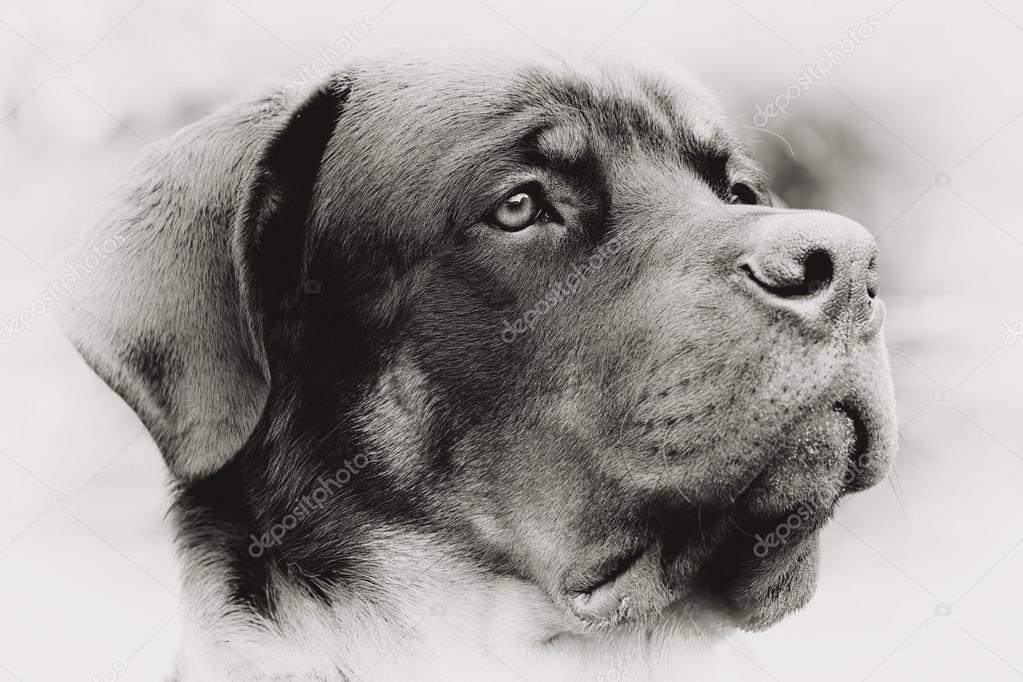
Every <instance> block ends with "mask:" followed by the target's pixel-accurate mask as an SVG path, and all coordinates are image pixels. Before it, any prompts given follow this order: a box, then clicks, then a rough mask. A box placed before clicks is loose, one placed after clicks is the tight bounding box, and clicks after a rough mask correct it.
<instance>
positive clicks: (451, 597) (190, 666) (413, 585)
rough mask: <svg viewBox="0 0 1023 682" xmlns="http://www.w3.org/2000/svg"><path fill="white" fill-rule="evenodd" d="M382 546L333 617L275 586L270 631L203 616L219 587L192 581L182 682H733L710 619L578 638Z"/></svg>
mask: <svg viewBox="0 0 1023 682" xmlns="http://www.w3.org/2000/svg"><path fill="white" fill-rule="evenodd" d="M388 544H389V545H390V546H389V551H390V554H381V555H380V556H386V557H387V559H386V562H384V563H380V564H379V565H377V566H375V567H374V568H377V569H379V572H377V571H373V574H370V572H368V571H367V574H366V576H365V584H363V585H360V584H358V582H357V583H355V584H351V585H348V586H346V587H345V588H344V589H343V590H339V591H338V592H337V594H336V596H335V599H334V602H333V604H332V605H331V606H328V605H326V604H324V603H323V602H322V601H320V600H317V599H313V598H312V597H310V596H308V595H306V594H304V593H302V592H301V591H299V590H298V589H297V588H295V587H292V586H289V585H288V584H287V583H285V582H283V580H281V581H279V582H278V596H279V607H278V609H277V617H276V618H275V620H274V621H268V620H264V619H262V618H254V617H252V616H251V615H246V614H242V613H238V612H235V613H233V614H232V613H224V612H223V610H221V609H215V608H211V607H212V606H213V605H214V603H215V602H216V601H218V600H219V598H220V597H223V596H224V595H223V594H221V589H220V588H219V586H218V585H216V583H211V582H210V581H211V580H215V579H216V578H217V577H218V576H214V575H212V573H213V572H211V571H209V570H206V571H205V572H204V574H203V575H202V576H201V577H200V576H193V577H197V578H201V579H198V580H196V581H192V584H191V585H189V589H188V592H189V594H190V600H191V602H192V603H193V604H195V606H196V608H195V609H194V610H193V611H194V615H195V618H194V619H193V625H192V627H190V628H189V630H188V634H187V636H186V642H185V647H184V650H183V654H182V658H181V662H180V667H179V671H178V674H179V678H180V680H181V682H192V681H193V680H204V681H205V680H279V681H281V682H283V681H285V680H288V681H292V680H293V681H296V682H297V681H299V680H365V681H367V682H368V681H375V680H381V681H386V682H393V681H397V680H416V681H417V682H425V681H428V680H444V681H445V682H450V681H451V680H463V679H465V680H515V681H520V682H521V680H530V681H531V682H532V681H540V680H589V681H593V682H625V681H626V680H629V681H632V680H635V681H644V682H654V681H657V680H673V681H678V680H700V681H701V682H703V681H705V680H734V679H737V678H736V677H733V676H732V675H731V674H730V673H729V672H728V671H726V670H725V669H723V665H724V660H723V659H722V657H720V656H715V654H714V652H715V650H716V649H717V647H716V646H715V645H716V644H717V643H719V642H720V639H721V634H722V630H723V629H722V626H721V625H720V624H719V623H715V622H714V619H713V618H710V617H708V616H707V615H706V614H700V615H696V614H695V612H690V611H689V610H688V609H685V608H683V610H681V611H680V613H679V615H678V617H674V618H670V619H665V621H663V622H661V623H659V624H658V625H656V626H653V627H649V628H638V627H628V626H625V627H622V628H619V629H618V630H615V631H613V632H610V633H606V634H603V635H600V636H595V637H581V636H579V635H577V634H573V632H574V627H573V623H571V622H569V621H568V620H567V618H568V617H567V616H566V615H564V614H563V613H561V612H560V611H559V610H557V609H556V608H555V607H554V606H553V605H552V604H551V603H550V601H549V600H548V599H547V598H546V596H545V595H544V594H543V592H542V591H541V590H540V589H539V588H537V587H535V586H532V585H529V584H527V583H524V582H522V581H519V580H515V579H510V578H487V579H481V578H480V575H479V573H478V572H477V571H474V570H472V569H471V568H470V567H469V566H467V565H465V564H464V563H460V562H457V561H453V560H450V559H447V558H444V557H440V558H438V557H437V554H436V547H434V551H433V552H430V551H429V550H427V546H426V545H427V543H425V542H424V543H418V542H416V543H414V544H413V543H410V542H409V539H408V538H403V539H402V542H401V543H397V544H398V546H403V547H404V553H403V554H402V555H400V556H399V555H396V554H395V553H394V547H395V544H392V543H388ZM415 550H422V552H417V551H415ZM194 565H195V564H193V566H194ZM208 565H209V564H207V566H208ZM203 583H205V588H204V589H203V588H201V587H200V586H201V585H202V584H203ZM220 603H221V604H223V603H224V602H220ZM715 659H716V660H715Z"/></svg>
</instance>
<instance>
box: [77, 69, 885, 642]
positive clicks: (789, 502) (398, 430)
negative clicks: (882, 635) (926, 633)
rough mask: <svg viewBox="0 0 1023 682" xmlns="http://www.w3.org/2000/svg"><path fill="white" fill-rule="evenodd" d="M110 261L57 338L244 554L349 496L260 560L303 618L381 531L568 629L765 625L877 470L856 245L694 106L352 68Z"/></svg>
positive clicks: (239, 122)
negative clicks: (423, 546)
mask: <svg viewBox="0 0 1023 682" xmlns="http://www.w3.org/2000/svg"><path fill="white" fill-rule="evenodd" d="M111 234H116V235H118V237H119V239H120V242H119V243H121V246H120V247H119V248H118V249H117V251H116V252H115V253H114V254H113V255H112V256H111V257H109V258H107V259H106V260H105V261H104V262H103V263H102V264H101V267H99V268H97V270H96V272H94V273H93V274H92V275H90V277H89V278H88V279H87V281H86V282H84V283H83V284H82V285H81V286H80V287H79V289H78V290H77V291H76V292H75V305H74V308H73V309H72V311H71V313H70V315H69V316H68V318H67V320H68V321H67V327H68V329H69V333H70V335H71V337H72V339H73V340H74V341H75V342H76V344H77V345H78V347H79V348H80V350H81V351H82V353H83V354H84V355H85V357H86V358H87V359H88V360H89V361H90V363H91V364H92V365H93V366H94V367H95V368H96V369H97V371H98V372H99V373H100V374H101V375H102V376H103V377H104V378H105V379H106V380H107V381H108V382H109V383H110V384H111V385H112V386H113V387H114V388H115V389H116V390H118V391H119V392H120V393H121V394H122V395H123V396H124V397H125V399H126V400H128V402H129V403H130V404H131V405H132V406H133V407H134V408H135V409H136V411H137V412H138V413H139V415H140V416H141V417H142V419H143V420H144V422H145V423H146V425H147V426H148V428H149V429H150V431H151V432H152V434H153V435H154V437H155V438H156V440H157V443H158V444H159V445H160V447H161V450H162V451H163V453H164V454H165V457H166V460H167V462H168V465H169V467H170V469H171V471H172V472H173V474H174V475H175V477H176V479H177V480H178V481H179V488H180V491H181V493H180V494H181V495H182V496H183V497H184V498H186V499H188V500H189V501H190V502H189V503H190V504H192V505H193V506H200V507H203V508H204V509H206V510H207V511H206V516H205V518H207V519H209V518H211V517H212V516H216V515H218V514H219V516H218V517H217V518H218V521H217V522H218V523H219V524H220V527H222V528H223V527H230V529H231V531H230V533H229V537H230V538H233V539H231V542H233V543H235V544H236V545H237V547H236V550H237V551H238V552H241V553H244V552H245V551H246V549H245V548H246V547H248V546H249V545H250V540H249V539H248V538H250V537H260V536H261V534H264V533H265V532H266V529H267V528H268V527H269V526H270V525H271V524H272V523H273V522H274V521H276V520H278V519H280V518H281V517H282V515H284V514H287V513H288V510H289V509H291V508H292V507H293V505H294V503H295V500H297V499H300V498H302V497H303V496H306V495H308V494H310V491H311V490H312V489H313V488H315V487H317V486H321V485H322V482H323V481H325V480H326V481H328V482H329V480H330V477H332V476H334V475H335V473H336V472H339V471H341V470H344V471H347V472H348V475H346V476H344V477H341V478H342V479H343V480H344V485H343V489H340V490H331V491H330V495H329V499H325V500H324V501H323V502H322V504H320V505H319V506H318V507H317V511H316V513H311V514H306V515H302V518H299V519H297V520H295V521H294V523H293V524H292V526H291V527H290V528H289V530H288V533H287V534H286V535H283V536H282V537H280V538H278V539H277V540H276V541H275V542H273V543H272V544H271V545H267V546H262V545H261V546H260V547H259V550H260V551H259V552H258V555H259V561H260V562H261V564H263V565H264V567H265V566H266V565H273V566H276V567H277V569H280V570H281V571H284V572H286V573H288V574H289V575H293V576H295V577H296V579H301V580H303V581H305V582H307V583H309V584H311V585H314V586H316V588H317V589H318V590H329V588H330V586H331V585H336V584H339V583H344V581H345V580H346V578H347V577H348V576H350V575H352V574H353V573H357V572H358V567H357V564H358V561H359V557H360V552H361V551H362V549H361V548H364V547H366V546H369V543H370V541H371V539H372V537H374V533H375V532H376V531H378V530H380V529H384V528H386V529H392V530H398V531H409V532H412V531H414V532H421V533H427V534H429V535H430V536H431V537H436V538H437V539H438V541H439V542H442V543H444V544H445V546H448V547H451V548H453V549H452V551H457V552H459V553H462V554H463V555H465V556H467V557H471V559H472V561H474V562H475V563H476V565H478V566H480V567H481V568H480V570H489V571H494V572H499V573H504V574H508V575H511V576H514V577H515V578H517V579H520V580H522V581H525V582H526V583H529V584H532V585H536V586H538V587H539V588H541V589H542V590H543V591H544V593H545V594H546V595H547V596H548V597H549V599H550V601H551V602H552V603H553V604H554V605H555V606H556V608H558V609H560V610H561V612H563V613H564V614H566V617H568V618H569V619H570V620H571V621H572V622H573V623H575V624H576V626H577V627H578V628H579V630H580V631H581V632H586V631H589V630H592V629H596V628H608V627H612V626H614V625H616V624H618V623H622V622H626V621H635V620H645V619H656V618H664V617H668V616H667V615H666V614H670V613H671V612H672V608H673V605H676V604H678V603H681V602H684V601H685V600H686V599H689V598H692V599H697V598H700V599H709V600H711V601H712V602H713V603H714V604H715V605H716V606H717V608H719V609H721V610H723V611H724V612H725V613H727V614H728V615H729V616H730V617H731V619H732V620H733V621H734V622H735V623H737V624H738V625H740V626H743V627H749V628H757V627H764V626H767V625H769V624H771V623H773V622H775V621H776V620H777V619H778V618H780V617H781V616H782V615H784V614H785V613H787V612H789V611H791V610H792V609H794V608H796V607H798V606H800V605H801V604H803V603H804V602H805V601H806V599H808V598H809V596H810V595H811V593H812V591H813V587H814V584H815V576H816V561H817V540H816V533H817V531H818V529H819V528H820V527H821V525H822V524H823V523H824V522H825V521H826V520H827V518H828V517H829V515H830V514H831V513H832V511H833V509H834V508H835V505H836V504H837V502H838V501H839V499H840V497H841V496H842V495H844V494H845V493H847V492H849V491H854V490H859V489H862V488H864V487H866V486H869V485H871V484H873V483H875V482H876V481H878V480H879V478H880V477H882V476H883V475H884V473H885V472H886V470H887V466H888V462H889V459H890V457H891V454H892V451H893V448H894V440H895V438H894V434H895V427H894V419H893V416H894V414H893V413H894V408H893V398H892V388H891V384H890V379H889V370H888V365H887V357H886V353H885V347H884V344H883V342H882V337H881V327H882V321H883V317H884V307H883V304H882V302H881V300H880V299H879V298H877V296H876V253H875V245H874V242H873V240H872V239H871V237H870V235H869V234H868V233H867V231H866V230H865V229H864V228H862V227H861V226H859V225H857V224H856V223H854V222H852V221H850V220H848V219H845V218H842V217H839V216H836V215H833V214H829V213H826V212H821V211H804V210H789V209H784V208H776V207H773V206H772V200H771V195H770V193H769V191H768V186H767V180H766V178H765V174H764V171H763V169H762V168H761V167H760V166H759V165H758V163H757V162H756V160H755V159H754V158H753V157H752V155H751V154H750V152H749V150H748V149H747V148H746V147H745V146H744V145H743V144H742V143H741V142H740V140H739V139H738V138H737V137H736V136H735V135H734V134H733V133H732V132H731V131H729V130H728V128H727V126H726V125H725V124H724V121H723V117H722V115H721V113H720V112H719V111H718V110H717V108H716V106H715V104H714V103H713V101H712V100H711V99H710V98H709V97H708V96H707V94H706V93H705V92H704V91H703V90H702V89H701V88H700V87H699V86H697V85H695V84H694V83H692V82H691V81H689V80H687V79H684V78H678V79H675V78H671V77H667V76H663V75H656V74H653V73H649V72H645V71H640V70H634V69H630V68H621V67H615V68H611V67H600V68H597V67H593V68H585V69H583V68H569V67H567V66H564V65H557V64H544V65H527V66H522V65H515V64H507V63H503V62H500V63H498V62H489V61H488V62H487V63H485V64H483V63H478V64H477V66H475V67H465V66H462V67H458V68H455V67H453V66H452V65H450V64H439V63H421V64H416V63H411V62H410V63H384V62H377V61H372V62H366V63H361V64H353V65H351V66H350V67H349V68H348V69H347V70H346V71H345V72H344V74H343V75H338V76H335V77H333V78H331V79H329V80H328V81H327V82H325V83H324V84H322V85H321V86H320V87H319V88H318V89H316V90H315V91H314V92H312V93H310V94H307V95H305V96H303V97H301V98H292V97H284V96H276V97H270V98H267V99H265V100H263V101H261V102H258V103H256V104H253V105H245V106H239V107H234V108H230V109H226V110H223V111H221V112H218V113H217V114H215V115H213V116H211V117H210V118H208V119H206V120H205V121H203V122H201V123H199V124H197V125H195V126H193V127H190V128H188V129H185V130H184V131H182V132H181V133H179V134H178V135H177V136H175V137H173V138H171V139H170V140H168V141H166V142H164V143H162V144H161V145H159V146H158V147H157V148H156V149H155V150H154V151H152V153H150V154H148V155H147V156H146V158H144V159H143V160H142V161H141V162H140V163H139V165H138V166H136V168H135V170H134V171H133V174H132V179H131V180H130V181H129V182H128V183H127V185H126V188H125V189H124V190H123V191H122V193H121V194H120V195H119V197H118V200H117V202H116V204H115V208H114V209H113V211H112V212H111V213H110V214H109V215H108V216H107V217H106V219H105V220H104V221H103V223H102V225H101V227H100V228H99V231H98V232H96V233H94V235H93V239H95V238H97V235H98V236H99V238H103V237H109V236H110V235H111ZM352 462H355V465H354V466H353V465H352ZM334 478H335V480H340V479H338V477H336V476H334ZM331 487H332V486H331ZM225 500H227V501H226V502H225ZM228 506H230V509H228ZM196 523H200V522H199V521H196ZM249 554H250V555H252V556H256V554H255V553H253V552H251V551H250V552H249ZM260 570H268V569H265V568H264V569H260Z"/></svg>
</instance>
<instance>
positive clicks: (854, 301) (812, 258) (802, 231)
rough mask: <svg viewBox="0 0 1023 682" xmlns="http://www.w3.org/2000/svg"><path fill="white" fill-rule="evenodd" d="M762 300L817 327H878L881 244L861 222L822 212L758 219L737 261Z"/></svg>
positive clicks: (798, 212) (818, 328)
mask: <svg viewBox="0 0 1023 682" xmlns="http://www.w3.org/2000/svg"><path fill="white" fill-rule="evenodd" d="M739 268H740V270H742V272H743V273H744V274H745V276H746V277H747V278H749V279H750V280H751V281H752V282H753V284H754V285H755V286H754V290H755V291H756V292H757V293H758V294H759V296H758V297H759V298H760V299H761V300H762V301H763V302H764V303H765V304H766V305H768V306H770V307H773V308H777V309H786V310H788V311H790V312H791V313H794V314H795V315H796V316H797V317H798V318H799V319H800V321H801V322H802V323H803V324H804V325H806V326H807V327H810V328H811V329H813V330H814V331H818V332H822V333H827V332H830V331H832V330H834V328H835V327H837V326H839V325H841V324H843V323H844V324H847V325H849V326H850V327H852V328H854V329H857V330H863V329H864V328H867V329H870V330H873V331H876V328H877V327H879V324H871V323H872V322H875V321H876V318H877V315H875V308H876V306H875V305H874V299H875V296H876V291H877V244H876V242H875V241H874V238H873V237H872V236H871V235H870V233H869V232H867V230H866V229H865V228H864V227H863V226H862V225H860V224H859V223H857V222H854V221H852V220H849V219H848V218H844V217H842V216H838V215H834V214H831V213H826V212H822V211H784V212H779V213H772V214H770V215H767V216H764V217H762V218H760V219H759V220H757V222H756V223H755V225H754V226H753V230H752V234H751V241H750V246H749V248H748V250H747V252H746V254H745V255H744V256H743V258H742V259H741V260H740V262H739Z"/></svg>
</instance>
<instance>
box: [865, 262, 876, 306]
mask: <svg viewBox="0 0 1023 682" xmlns="http://www.w3.org/2000/svg"><path fill="white" fill-rule="evenodd" d="M867 296H868V297H869V298H876V297H877V256H874V257H873V258H871V259H870V263H869V264H868V265H867Z"/></svg>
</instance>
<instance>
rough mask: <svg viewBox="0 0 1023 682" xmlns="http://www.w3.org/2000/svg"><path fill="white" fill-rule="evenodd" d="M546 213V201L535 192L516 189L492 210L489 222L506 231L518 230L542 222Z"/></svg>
mask: <svg viewBox="0 0 1023 682" xmlns="http://www.w3.org/2000/svg"><path fill="white" fill-rule="evenodd" d="M546 215H547V212H546V210H545V207H544V203H543V202H542V201H541V200H540V199H538V198H537V197H536V195H535V194H534V193H532V192H524V191H522V190H516V191H514V192H512V193H511V194H509V195H508V196H507V197H506V198H505V199H504V200H503V201H502V202H501V203H500V204H498V205H497V207H496V208H495V209H494V210H493V211H491V212H490V215H489V216H488V218H487V222H489V223H491V224H492V225H494V226H495V227H498V228H500V229H502V230H505V231H506V232H518V231H519V230H524V229H526V228H527V227H529V226H530V225H533V224H535V223H538V222H542V220H543V219H544V216H546Z"/></svg>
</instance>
